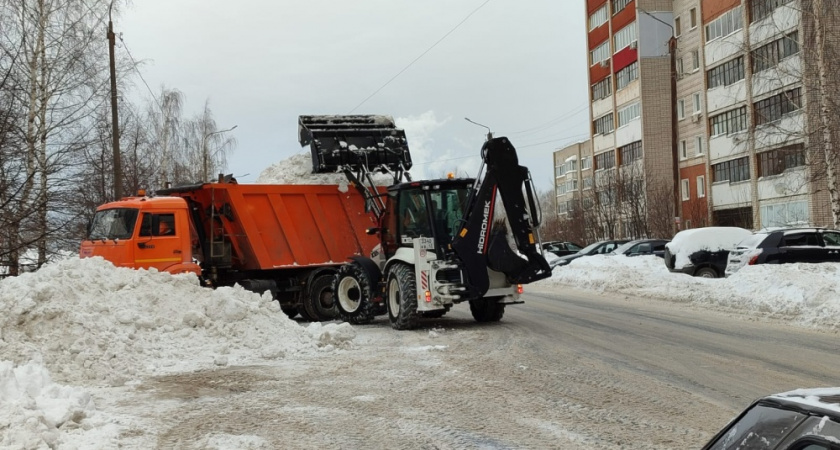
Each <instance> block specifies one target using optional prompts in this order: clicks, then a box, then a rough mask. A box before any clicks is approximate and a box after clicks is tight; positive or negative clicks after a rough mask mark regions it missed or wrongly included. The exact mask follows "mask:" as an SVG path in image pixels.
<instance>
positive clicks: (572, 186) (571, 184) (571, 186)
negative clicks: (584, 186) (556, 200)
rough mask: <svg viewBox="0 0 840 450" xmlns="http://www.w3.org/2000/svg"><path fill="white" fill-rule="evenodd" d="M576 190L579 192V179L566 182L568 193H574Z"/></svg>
mask: <svg viewBox="0 0 840 450" xmlns="http://www.w3.org/2000/svg"><path fill="white" fill-rule="evenodd" d="M576 190H578V180H577V177H575V178H572V179H571V180H569V181H567V182H566V192H574V191H576Z"/></svg>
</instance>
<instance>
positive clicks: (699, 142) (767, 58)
mask: <svg viewBox="0 0 840 450" xmlns="http://www.w3.org/2000/svg"><path fill="white" fill-rule="evenodd" d="M586 4H587V19H586V20H587V30H588V34H587V42H588V51H589V70H588V73H589V84H590V86H589V88H590V100H591V104H590V114H591V120H592V129H591V134H592V139H591V151H592V153H591V155H592V161H593V166H592V170H593V177H594V182H593V189H594V190H595V192H596V193H597V195H595V196H594V199H595V201H596V202H598V201H603V200H606V201H609V200H614V201H615V203H616V208H615V209H616V217H615V218H614V220H612V221H610V220H608V221H606V222H607V223H599V224H598V226H599V227H605V230H604V233H602V234H603V235H605V236H606V235H608V234H609V235H614V236H618V237H638V236H640V235H641V234H644V233H641V231H642V230H640V228H639V226H638V223H637V224H636V225H635V226H628V219H629V218H630V216H631V215H633V214H632V209H633V208H630V210H631V211H630V212H628V204H629V203H631V202H633V201H635V200H634V195H627V186H628V184H627V182H626V181H627V180H628V179H632V180H634V181H633V183H632V184H633V185H634V186H640V185H641V188H640V189H639V190H635V191H634V190H631V192H632V194H636V195H635V196H636V197H638V196H641V197H644V201H643V202H642V204H643V206H644V210H645V214H646V215H647V216H648V220H649V221H652V220H659V221H661V220H662V218H661V216H663V215H664V216H668V215H670V216H671V219H670V220H673V221H674V225H675V226H674V231H676V230H678V229H684V228H693V227H700V226H707V225H731V226H742V227H745V228H754V229H757V228H762V227H772V226H782V225H790V224H806V223H807V224H815V225H830V223H831V213H830V208H829V201H828V194H827V193H826V191H827V189H826V183H825V177H824V176H822V174H821V173H819V172H820V170H818V169H817V166H818V165H816V164H808V161H815V159H814V158H817V157H819V155H814V154H813V152H812V154H810V155H809V153H808V149H812V148H817V147H818V145H815V141H814V139H815V136H814V135H815V133H814V130H816V129H817V128H819V123H817V122H818V121H817V120H816V119H815V117H814V116H815V111H816V109H815V106H814V105H813V104H811V105H809V94H808V86H807V83H803V77H805V76H806V75H807V74H808V72H807V71H808V70H811V71H812V72H813V71H814V70H815V69H814V68H813V67H812V66H813V64H811V65H809V64H806V63H805V62H803V57H802V55H803V53H806V52H807V50H808V47H807V46H806V47H805V49H804V50H803V42H805V41H804V40H803V39H804V35H805V34H807V33H811V34H812V30H811V31H809V30H810V28H809V27H812V25H811V24H810V22H812V21H813V18H814V15H813V14H805V13H803V12H801V10H800V9H801V6H800V1H799V0H634V1H630V0H586ZM828 8H829V9H831V8H832V7H831V6H828ZM827 22H830V25H831V26H832V27H834V28H840V24H838V25H834V24H835V23H836V21H834V22H831V21H827ZM834 32H835V34H834V35H835V36H836V35H837V33H838V32H840V30H838V29H835V30H834ZM809 67H810V69H809ZM812 75H813V74H812ZM835 78H840V77H838V76H832V77H831V79H832V80H834V79H835ZM823 89H824V88H823ZM835 92H836V91H835ZM809 111H810V113H809ZM809 130H811V131H810V132H809ZM836 132H837V130H832V133H836ZM583 156H584V154H581V155H580V156H579V158H583ZM557 158H558V156H557V155H556V154H555V166H557V163H558V160H557ZM559 181H560V178H559V177H558V182H559ZM564 181H566V180H564ZM558 186H559V185H558ZM614 187H618V195H617V196H613V192H612V191H614V189H613V188H614ZM668 191H670V192H671V195H672V199H673V203H671V204H670V205H668V202H667V201H663V198H662V193H663V192H668ZM560 195H561V194H560V191H559V190H558V200H560ZM667 206H670V210H669V208H667ZM558 211H561V209H558ZM654 216H656V217H658V219H654ZM601 222H604V221H601ZM636 222H638V221H636ZM652 229H656V230H662V229H663V227H662V226H659V227H647V228H645V230H644V231H645V232H646V233H647V234H650V231H651V230H652Z"/></svg>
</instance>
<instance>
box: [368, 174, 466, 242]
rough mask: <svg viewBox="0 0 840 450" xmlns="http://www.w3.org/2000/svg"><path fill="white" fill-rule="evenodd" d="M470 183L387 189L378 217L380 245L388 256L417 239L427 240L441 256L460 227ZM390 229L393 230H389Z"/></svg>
mask: <svg viewBox="0 0 840 450" xmlns="http://www.w3.org/2000/svg"><path fill="white" fill-rule="evenodd" d="M471 188H472V181H471V180H469V179H457V180H430V181H422V182H410V183H401V184H398V185H395V186H392V187H390V188H389V189H388V197H387V205H386V207H385V214H384V215H383V217H382V221H383V226H382V233H383V236H382V242H383V243H384V244H385V254H386V256H387V257H391V256H393V255H394V253H396V250H397V248H399V247H411V246H412V245H413V239H414V238H417V237H431V238H434V240H435V250H436V251H437V252H439V253H440V254H441V255H442V254H443V253H445V252H446V251H448V250H449V244H450V243H451V242H452V238H453V237H454V236H455V234H457V232H458V230H459V229H460V227H461V226H462V225H463V224H462V220H461V219H462V218H463V217H464V210H465V208H466V204H467V199H468V197H469V191H470V189H471ZM392 230H393V231H392Z"/></svg>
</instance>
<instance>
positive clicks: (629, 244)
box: [610, 241, 641, 255]
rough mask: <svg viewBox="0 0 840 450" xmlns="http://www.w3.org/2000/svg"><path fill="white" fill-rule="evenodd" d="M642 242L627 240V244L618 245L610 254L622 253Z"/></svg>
mask: <svg viewBox="0 0 840 450" xmlns="http://www.w3.org/2000/svg"><path fill="white" fill-rule="evenodd" d="M640 243H641V241H630V242H627V243H625V244H621V245H619V246H618V248H616V249H615V250H613V251H611V252H610V254H611V255H621V254H623V253H626V252H627V250H630V249H631V248H632V247H633V246H634V245H637V244H640Z"/></svg>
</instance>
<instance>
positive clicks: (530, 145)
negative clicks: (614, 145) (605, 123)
mask: <svg viewBox="0 0 840 450" xmlns="http://www.w3.org/2000/svg"><path fill="white" fill-rule="evenodd" d="M587 136H589V134H578V135H575V136H566V137H565V138H561V139H552V140H550V141H544V142H537V143H536V144H529V145H519V146H517V148H528V147H536V146H538V145H544V144H551V143H553V142H560V141H564V142H565V141H569V140H574V139H581V138H584V137H587Z"/></svg>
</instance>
